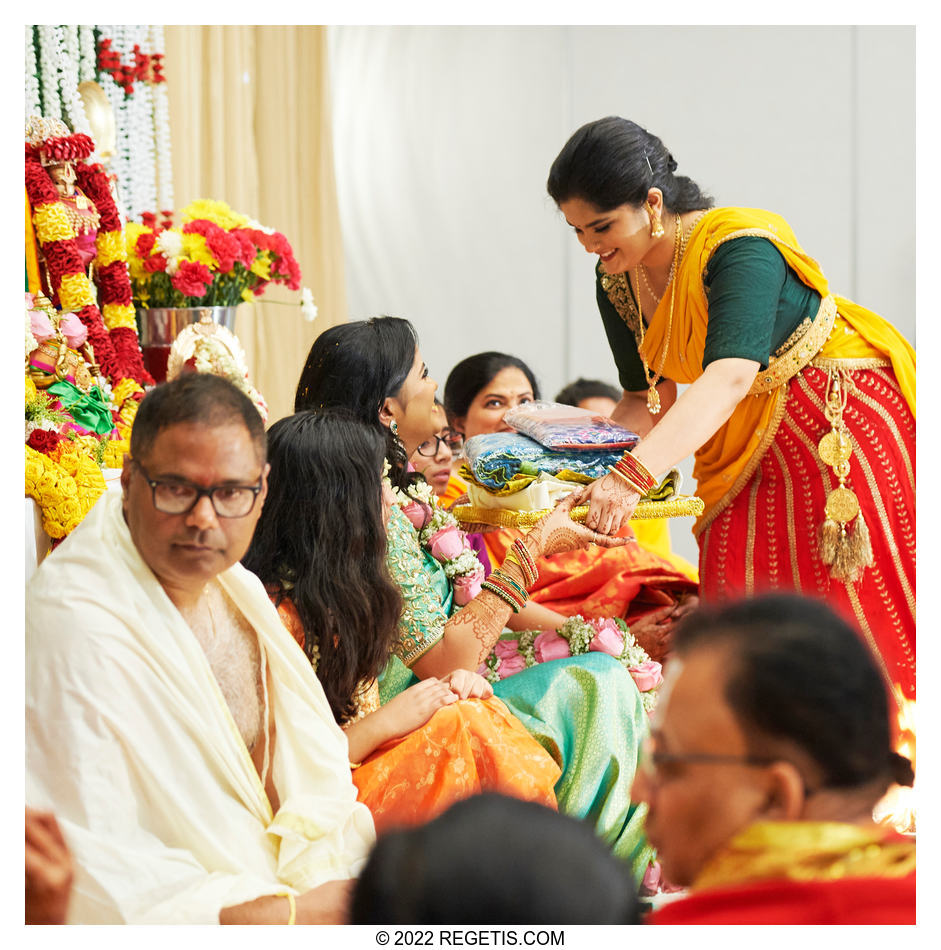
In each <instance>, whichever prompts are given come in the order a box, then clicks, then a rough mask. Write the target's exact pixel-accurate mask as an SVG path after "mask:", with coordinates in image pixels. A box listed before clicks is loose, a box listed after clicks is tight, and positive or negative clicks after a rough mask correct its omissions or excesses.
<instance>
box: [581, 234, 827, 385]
mask: <svg viewBox="0 0 941 950" xmlns="http://www.w3.org/2000/svg"><path fill="white" fill-rule="evenodd" d="M599 267H600V265H599ZM703 285H704V286H705V289H706V300H707V303H708V308H709V318H708V319H709V323H708V326H707V328H706V345H705V350H704V352H703V357H702V367H703V369H705V368H706V367H707V366H708V365H709V364H710V363H712V362H714V361H715V360H720V359H728V358H729V357H737V358H739V359H748V360H755V361H757V362H758V363H760V364H761V368H762V369H765V368H766V367H767V365H768V360H769V358H770V357H771V355H772V354H773V353H774V352H775V351H776V350H777V349H778V348H779V347H780V346H781V345H782V344H783V343H784V342H785V341H786V340H787V339H788V337H789V336H790V335H791V334H792V333H793V332H794V330H795V329H796V328H797V327H798V326H800V324H801V323H802V322H803V321H804V320H805V319H807V318H809V319H811V320H812V319H813V318H814V317H815V316H816V315H817V310H818V308H819V306H820V295H819V294H818V293H817V292H816V291H814V290H811V289H810V288H809V287H807V286H806V285H805V284H803V283H802V282H801V280H800V278H799V277H798V276H797V274H795V273H794V271H792V270H791V269H790V268H789V267H788V266H787V264H786V262H785V260H784V257H783V256H782V255H781V252H780V251H779V250H778V249H777V248H776V247H775V246H774V244H773V243H772V242H771V241H769V240H768V239H767V238H763V237H752V236H745V237H739V238H734V239H732V240H731V241H727V242H726V243H725V244H723V245H721V246H720V247H718V248H717V249H716V251H715V253H714V254H713V255H712V257H711V258H710V260H709V264H708V265H707V267H706V271H705V273H704V274H703ZM631 292H632V293H633V290H632V291H631ZM595 294H596V297H597V300H598V309H599V311H600V312H601V319H602V321H603V322H604V329H605V333H606V334H607V337H608V344H609V345H610V347H611V353H612V354H613V356H614V362H615V363H616V364H617V368H618V377H619V379H620V382H621V386H622V388H623V389H625V390H627V391H628V392H639V391H642V390H645V389H647V380H646V378H645V376H644V368H643V364H642V363H641V359H640V355H639V354H638V352H637V341H636V340H635V339H634V334H633V333H632V332H631V330H630V328H629V327H628V326H627V324H626V323H625V322H624V321H623V320H622V319H621V317H620V315H619V314H618V312H617V310H616V309H615V308H614V304H612V303H611V301H610V300H609V299H608V295H607V294H606V293H605V291H604V288H603V287H602V286H601V279H600V273H599V276H598V279H597V280H596V282H595ZM635 302H636V298H635ZM645 325H646V321H645Z"/></svg>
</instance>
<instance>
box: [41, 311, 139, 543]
mask: <svg viewBox="0 0 941 950" xmlns="http://www.w3.org/2000/svg"><path fill="white" fill-rule="evenodd" d="M87 336H88V332H87V330H86V328H85V327H84V326H83V325H82V323H81V322H80V321H79V320H78V319H77V318H76V316H75V315H74V314H69V313H63V314H57V313H56V311H55V310H54V309H53V308H52V306H51V304H50V303H49V301H48V300H45V299H44V298H42V297H38V296H37V297H34V295H32V294H27V295H26V325H25V337H26V340H25V348H26V368H27V373H26V377H25V387H26V392H25V435H24V441H25V443H26V445H25V450H26V479H25V481H26V496H27V497H31V498H33V499H35V501H36V503H37V504H38V505H39V508H40V511H41V513H42V524H43V529H44V530H45V531H46V533H47V534H48V535H49V536H50V537H51V538H53V539H54V540H56V541H58V540H61V539H62V538H64V537H65V536H66V535H67V534H68V533H69V532H70V531H71V530H72V529H73V528H75V527H76V526H77V525H78V523H79V522H80V521H81V520H82V518H84V517H85V515H86V514H87V513H88V511H89V509H90V508H91V506H92V505H93V504H94V503H95V502H96V501H97V500H98V498H99V497H100V496H101V494H102V493H103V492H104V490H105V482H104V477H103V475H102V473H101V469H102V468H120V467H121V466H122V464H123V460H124V455H125V453H126V452H127V451H128V446H129V439H130V430H131V426H132V424H133V421H134V416H135V415H136V413H137V407H138V404H139V400H140V398H141V397H142V396H143V393H144V390H143V387H142V386H141V385H140V384H139V383H138V382H137V381H136V380H134V379H132V378H130V377H125V378H124V379H122V380H120V381H118V382H117V383H116V385H114V386H113V387H112V386H111V385H110V384H109V383H108V382H107V381H105V380H102V379H101V378H100V377H97V378H95V377H93V375H92V373H91V371H90V368H89V366H88V364H86V363H85V361H84V359H83V357H82V355H81V353H80V352H79V348H80V347H82V346H83V345H84V344H85V341H86V339H87ZM36 380H38V381H39V383H40V386H41V387H42V388H40V386H37V384H36ZM76 383H80V384H82V385H81V386H77V385H76Z"/></svg>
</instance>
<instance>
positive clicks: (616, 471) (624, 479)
mask: <svg viewBox="0 0 941 950" xmlns="http://www.w3.org/2000/svg"><path fill="white" fill-rule="evenodd" d="M608 471H609V472H610V473H611V474H612V475H617V477H618V478H620V479H621V481H622V482H626V483H627V487H628V488H630V490H631V491H634V492H637V494H638V495H640V496H641V498H643V496H644V490H643V489H642V488H641V487H640V485H635V484H634V482H632V481H631V479H629V478H628V477H627V476H626V475H625V474H624V473H623V472H622V471H621V470H620V469H617V468H615V467H614V466H613V465H612V466H611V467H610V468H609V469H608Z"/></svg>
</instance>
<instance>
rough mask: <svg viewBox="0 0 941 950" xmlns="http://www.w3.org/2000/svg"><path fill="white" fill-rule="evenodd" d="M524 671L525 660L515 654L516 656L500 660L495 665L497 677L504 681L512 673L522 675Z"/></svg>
mask: <svg viewBox="0 0 941 950" xmlns="http://www.w3.org/2000/svg"><path fill="white" fill-rule="evenodd" d="M525 669H526V660H524V659H523V657H521V656H520V655H519V654H518V653H517V654H516V656H510V657H507V658H506V659H505V660H500V662H499V663H498V664H497V675H498V676H499V677H500V679H502V680H505V679H506V678H507V677H508V676H512V675H513V674H514V673H522V672H523V670H525Z"/></svg>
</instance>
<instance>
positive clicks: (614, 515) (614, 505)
mask: <svg viewBox="0 0 941 950" xmlns="http://www.w3.org/2000/svg"><path fill="white" fill-rule="evenodd" d="M639 501H640V494H639V493H638V492H636V491H634V490H633V489H632V488H631V486H630V485H628V484H627V482H625V481H624V479H623V478H619V477H618V476H617V475H615V474H614V473H613V472H608V473H607V474H606V475H602V476H601V478H597V479H595V481H593V482H592V483H591V484H590V485H586V486H585V488H584V489H582V490H581V491H580V492H579V493H578V498H577V499H576V500H575V504H579V505H585V504H587V505H588V514H587V515H586V517H585V526H586V528H589V529H591V530H594V531H597V532H598V533H599V534H601V535H616V534H618V532H619V531H620V530H621V528H622V527H627V523H628V522H629V521H630V519H631V515H632V514H633V513H634V508H636V507H637V502H639Z"/></svg>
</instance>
